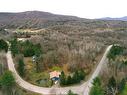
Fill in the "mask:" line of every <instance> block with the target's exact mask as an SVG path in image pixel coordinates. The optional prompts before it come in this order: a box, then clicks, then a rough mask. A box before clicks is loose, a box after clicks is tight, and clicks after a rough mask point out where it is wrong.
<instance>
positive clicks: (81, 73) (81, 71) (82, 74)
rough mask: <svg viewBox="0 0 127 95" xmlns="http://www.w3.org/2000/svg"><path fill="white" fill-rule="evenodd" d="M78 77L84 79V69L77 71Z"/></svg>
mask: <svg viewBox="0 0 127 95" xmlns="http://www.w3.org/2000/svg"><path fill="white" fill-rule="evenodd" d="M79 77H80V80H84V78H85V72H84V70H82V69H81V70H80V71H79Z"/></svg>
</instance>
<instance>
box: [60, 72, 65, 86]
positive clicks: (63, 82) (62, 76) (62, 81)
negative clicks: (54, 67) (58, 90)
mask: <svg viewBox="0 0 127 95" xmlns="http://www.w3.org/2000/svg"><path fill="white" fill-rule="evenodd" d="M60 85H66V76H65V74H64V72H63V71H62V72H61V75H60Z"/></svg>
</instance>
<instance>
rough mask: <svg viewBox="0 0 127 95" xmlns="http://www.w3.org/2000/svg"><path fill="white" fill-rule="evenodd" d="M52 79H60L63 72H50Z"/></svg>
mask: <svg viewBox="0 0 127 95" xmlns="http://www.w3.org/2000/svg"><path fill="white" fill-rule="evenodd" d="M49 74H50V79H51V80H53V81H58V80H59V76H60V75H61V72H59V71H53V72H50V73H49Z"/></svg>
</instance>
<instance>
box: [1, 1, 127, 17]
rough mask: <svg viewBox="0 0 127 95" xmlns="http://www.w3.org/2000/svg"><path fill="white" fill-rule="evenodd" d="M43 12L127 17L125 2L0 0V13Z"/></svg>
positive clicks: (80, 15) (83, 15)
mask: <svg viewBox="0 0 127 95" xmlns="http://www.w3.org/2000/svg"><path fill="white" fill-rule="evenodd" d="M35 10H36V11H44V12H51V13H55V14H63V15H73V16H78V17H82V18H91V19H93V18H102V17H123V16H127V0H0V12H24V11H35Z"/></svg>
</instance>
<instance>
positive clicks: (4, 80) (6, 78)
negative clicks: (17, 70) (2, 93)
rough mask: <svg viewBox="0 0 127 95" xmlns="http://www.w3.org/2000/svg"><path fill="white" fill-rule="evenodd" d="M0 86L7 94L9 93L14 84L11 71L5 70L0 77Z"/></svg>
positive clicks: (9, 94)
mask: <svg viewBox="0 0 127 95" xmlns="http://www.w3.org/2000/svg"><path fill="white" fill-rule="evenodd" d="M0 83H1V86H2V88H3V89H5V90H6V93H7V95H11V93H12V88H13V87H14V85H15V79H14V77H13V75H12V72H10V71H6V72H5V73H4V74H3V75H2V77H1V82H0Z"/></svg>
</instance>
